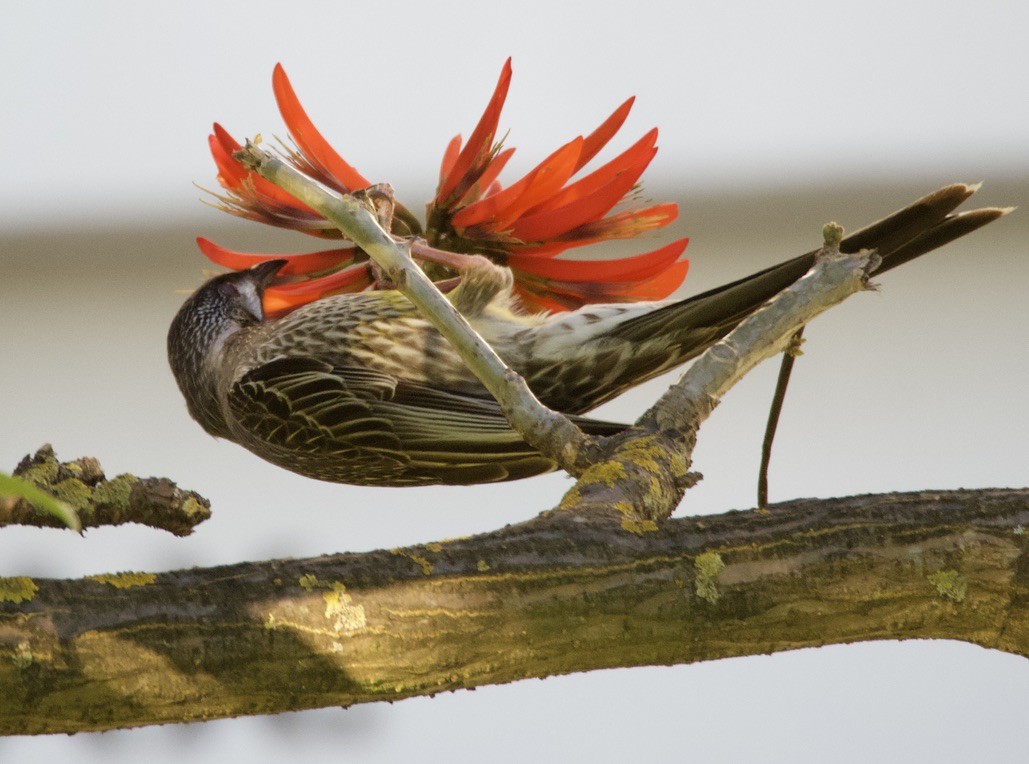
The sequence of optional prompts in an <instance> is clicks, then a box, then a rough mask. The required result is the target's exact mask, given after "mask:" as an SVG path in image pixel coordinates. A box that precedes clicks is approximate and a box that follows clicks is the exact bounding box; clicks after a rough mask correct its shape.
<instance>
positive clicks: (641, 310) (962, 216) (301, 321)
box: [168, 184, 1007, 486]
mask: <svg viewBox="0 0 1029 764" xmlns="http://www.w3.org/2000/svg"><path fill="white" fill-rule="evenodd" d="M977 188H978V186H976V185H966V184H954V185H951V186H946V187H944V188H941V189H939V190H938V191H935V192H933V193H931V194H929V195H927V196H925V197H923V198H921V199H919V200H917V201H916V202H914V203H913V204H911V205H908V206H907V207H904V208H903V209H901V210H899V211H897V212H895V213H893V214H892V215H890V216H888V217H886V218H884V219H882V220H880V221H879V222H877V223H874V224H872V225H870V226H867V227H865V228H863V229H861V230H859V231H856V232H854V233H852V234H850V235H849V236H846V237H844V238H843V240H842V242H841V243H840V250H841V251H842V252H858V251H860V250H875V251H876V252H877V253H878V254H879V256H880V257H881V259H882V260H881V265H880V267H879V269H878V271H877V273H881V272H884V271H887V270H890V269H891V268H895V267H897V266H898V265H901V264H903V263H905V262H907V261H909V260H911V259H914V258H916V257H919V256H920V255H923V254H925V253H927V252H929V251H932V250H934V249H936V248H938V247H941V246H943V245H944V244H946V243H948V242H950V241H952V240H954V239H956V238H958V237H961V236H964V235H965V234H967V233H970V232H972V231H974V230H975V229H977V228H979V227H981V226H983V225H985V224H987V223H989V222H991V221H992V220H995V219H996V218H998V217H1000V216H1001V215H1003V214H1004V213H1005V212H1007V210H1006V209H1001V208H993V207H990V208H983V209H978V210H972V211H968V212H960V213H959V212H955V209H956V208H957V207H958V206H959V205H960V204H961V203H962V202H963V201H965V200H966V199H967V198H968V197H969V196H971V195H972V194H973V193H974V192H975V191H976V190H977ZM816 254H817V250H815V251H812V252H808V253H806V254H804V255H800V256H799V257H794V258H791V259H789V260H786V261H785V262H782V263H780V264H778V265H774V266H771V267H768V268H765V269H764V270H761V271H758V272H757V273H754V274H751V275H750V276H746V277H744V278H742V279H739V280H737V281H734V282H732V283H729V284H726V285H724V286H720V287H717V288H715V289H712V290H709V291H706V292H704V293H702V294H698V295H694V296H691V297H688V298H685V299H672V300H665V301H660V302H638V303H611V304H587V305H585V306H583V307H582V308H580V309H579V310H577V311H574V312H570V313H554V314H549V315H548V314H526V313H524V312H520V311H519V310H518V306H517V305H516V303H515V299H514V298H513V297H512V288H511V287H512V280H511V277H510V271H508V270H507V269H506V268H494V269H493V270H492V271H488V270H486V269H479V270H470V271H469V272H468V273H463V274H462V279H461V282H460V283H459V285H458V286H457V287H456V288H455V289H453V290H452V291H451V292H450V293H449V294H448V296H449V298H450V299H451V301H452V302H453V303H454V305H455V306H456V307H457V308H458V310H460V311H461V312H462V313H463V314H464V316H465V317H466V318H467V319H468V321H469V322H470V323H471V325H472V326H473V328H475V329H476V330H477V331H478V332H479V334H480V335H481V336H482V337H483V338H484V339H485V340H486V341H487V342H488V343H489V344H490V345H491V346H492V347H493V348H494V349H495V350H496V352H497V353H498V355H499V356H500V357H501V358H502V359H503V360H504V361H505V362H506V363H507V364H508V365H509V366H510V367H511V368H512V369H514V370H515V371H516V372H518V373H519V374H521V375H522V377H523V378H524V379H525V381H526V382H527V383H528V385H529V387H530V389H531V390H532V391H533V392H534V393H535V394H536V396H537V397H538V398H539V400H540V401H541V402H542V403H544V404H545V405H547V406H549V407H550V408H552V409H555V410H557V411H560V412H563V413H564V414H566V415H568V416H569V418H570V419H571V420H572V421H573V422H574V423H575V424H577V425H578V426H579V427H580V428H582V430H583V431H584V432H585V433H587V434H590V435H596V436H606V435H613V434H616V433H618V432H621V431H623V430H624V429H625V427H626V426H627V425H624V424H618V423H614V422H606V421H601V420H597V419H592V418H589V417H586V416H584V414H586V413H587V412H589V411H590V410H592V409H594V408H596V407H597V406H599V405H600V404H602V403H604V402H606V401H608V400H610V399H612V398H614V397H615V396H617V395H619V394H620V393H622V392H624V391H625V390H627V389H629V388H631V387H634V386H635V385H638V384H640V383H642V382H644V381H646V380H648V379H651V378H653V377H655V376H657V375H659V374H661V373H663V372H665V371H668V370H669V369H672V368H674V367H676V366H679V365H681V364H684V363H686V362H688V361H689V360H690V359H692V358H694V357H696V356H697V355H699V354H700V353H701V352H703V351H704V350H705V349H706V348H708V347H710V346H711V345H712V344H714V343H715V342H717V341H718V340H720V339H721V338H722V337H724V336H725V335H726V334H728V333H729V332H730V331H731V330H732V329H733V328H734V327H735V326H736V325H738V324H739V323H740V322H741V321H742V320H743V319H744V318H746V317H747V316H749V315H750V314H752V313H753V312H754V311H756V310H757V309H759V308H760V307H761V306H762V305H763V304H765V303H766V302H767V301H768V300H770V299H771V298H772V297H774V296H775V295H776V294H777V293H778V292H780V291H781V290H783V289H785V288H786V287H788V286H789V285H790V284H792V283H793V282H795V281H796V280H797V279H799V278H800V277H801V276H802V275H803V274H804V273H806V272H807V271H808V270H809V269H810V268H811V266H812V265H813V263H814V261H815V257H816ZM284 264H285V261H282V260H273V261H269V262H264V263H261V264H259V265H256V266H254V267H253V268H250V269H248V270H243V271H234V272H230V273H226V274H222V275H219V276H216V277H214V278H212V279H211V280H209V281H208V282H206V283H205V284H204V285H203V286H201V287H200V288H199V289H198V290H196V291H195V292H194V293H193V294H192V295H191V296H190V297H189V298H188V299H187V300H186V302H185V303H184V304H183V306H182V307H181V309H180V310H179V311H178V313H177V314H176V316H175V318H174V320H173V321H172V324H171V327H170V330H169V333H168V358H169V363H170V365H171V368H172V372H173V374H174V376H175V379H176V382H177V383H178V386H179V388H180V390H181V392H182V394H183V396H184V398H185V401H186V405H187V408H188V410H189V413H190V415H191V416H192V417H193V418H194V419H195V420H196V421H197V422H198V423H199V424H200V426H201V427H202V428H203V429H204V430H205V431H207V432H208V433H209V434H211V435H213V436H215V437H218V438H225V439H228V440H231V441H234V442H235V443H237V444H239V445H241V446H243V447H244V448H246V449H248V450H250V451H252V452H253V453H254V454H256V455H258V456H259V457H262V458H263V459H265V460H267V461H269V462H271V463H273V464H276V465H278V466H280V467H284V468H285V469H287V470H290V471H292V472H295V473H299V474H301V475H306V476H308V477H311V478H315V479H318V480H325V481H331V482H337V483H348V484H354V485H373V486H418V485H438V484H448V485H468V484H477V483H492V482H498V481H506V480H516V479H520V478H526V477H530V476H533V475H538V474H541V473H545V472H550V471H552V470H554V469H556V468H557V466H558V465H557V464H556V463H555V462H554V461H553V460H552V459H550V458H548V457H546V456H544V455H542V454H540V453H539V452H537V451H536V450H535V449H533V448H532V447H531V446H529V445H528V444H527V443H526V442H525V441H524V440H523V439H522V438H521V436H520V435H519V434H518V433H517V432H515V431H514V430H513V429H512V428H511V427H510V425H509V424H508V422H507V419H506V418H505V416H504V413H503V411H502V410H501V407H500V405H499V404H498V403H497V402H496V401H495V400H494V399H493V398H492V396H491V395H490V394H489V392H488V391H487V390H486V388H485V387H484V386H483V385H482V384H481V383H480V382H479V381H478V379H476V377H475V376H474V375H473V374H472V373H471V372H470V371H469V370H468V369H467V367H466V366H465V365H464V363H463V362H462V360H461V358H460V357H459V355H458V354H457V352H456V351H455V350H454V348H453V347H451V346H450V344H449V343H448V341H447V340H446V339H444V338H443V337H442V335H440V334H439V333H438V332H437V331H436V329H435V328H433V326H432V325H431V324H430V323H429V322H428V320H427V319H425V318H424V317H423V316H422V315H421V314H420V313H419V312H418V310H417V309H416V308H415V307H414V306H413V305H412V304H411V303H410V302H409V301H408V300H407V299H406V298H405V297H404V296H403V295H402V294H401V293H400V292H398V291H395V290H390V289H381V290H376V291H367V292H359V293H347V294H337V295H334V296H329V297H325V298H322V299H320V300H317V301H315V302H312V303H309V304H307V305H305V306H303V307H301V308H299V309H297V310H294V311H293V312H291V313H287V314H286V315H284V316H282V317H278V318H269V317H266V316H265V313H264V311H263V309H262V297H263V293H264V290H265V288H266V287H267V286H268V285H269V284H270V282H271V281H272V279H273V278H274V277H275V276H276V274H277V273H278V271H279V270H280V269H281V268H282V267H283V265H284ZM483 274H487V275H485V276H484V275H483ZM497 274H500V275H499V277H498V276H497ZM504 274H506V276H505V275H504Z"/></svg>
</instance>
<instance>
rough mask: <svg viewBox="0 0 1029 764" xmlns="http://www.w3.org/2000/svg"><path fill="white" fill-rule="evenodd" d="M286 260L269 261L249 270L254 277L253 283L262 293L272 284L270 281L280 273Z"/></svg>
mask: <svg viewBox="0 0 1029 764" xmlns="http://www.w3.org/2000/svg"><path fill="white" fill-rule="evenodd" d="M288 262H289V261H288V260H269V261H267V262H265V263H261V264H260V265H255V266H254V267H253V268H251V269H250V272H251V273H252V274H253V276H254V283H256V284H257V286H258V288H259V289H260V290H261V291H262V292H263V291H264V289H265V288H266V287H267V286H268V285H269V284H270V283H272V279H273V278H275V276H276V275H277V274H278V272H279V271H281V270H282V269H283V268H284V267H285V266H286V264H287V263H288Z"/></svg>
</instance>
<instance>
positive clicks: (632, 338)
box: [534, 183, 1009, 413]
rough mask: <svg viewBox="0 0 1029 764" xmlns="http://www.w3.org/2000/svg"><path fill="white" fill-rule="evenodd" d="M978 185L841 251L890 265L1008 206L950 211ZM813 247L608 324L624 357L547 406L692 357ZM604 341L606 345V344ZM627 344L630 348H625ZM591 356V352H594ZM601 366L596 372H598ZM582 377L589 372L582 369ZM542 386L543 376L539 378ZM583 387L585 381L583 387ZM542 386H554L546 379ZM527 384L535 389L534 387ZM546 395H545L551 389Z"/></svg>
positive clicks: (789, 279) (941, 196)
mask: <svg viewBox="0 0 1029 764" xmlns="http://www.w3.org/2000/svg"><path fill="white" fill-rule="evenodd" d="M977 189H978V185H974V186H973V185H965V184H963V183H959V184H955V185H952V186H947V187H945V188H941V189H940V190H938V191H935V192H933V193H931V194H929V195H928V196H925V197H923V198H921V199H919V200H918V201H916V202H914V203H913V204H910V205H908V206H907V207H905V208H903V209H901V210H898V211H897V212H894V213H893V214H892V215H890V216H889V217H886V218H884V219H882V220H880V221H879V222H878V223H873V224H872V225H870V226H868V227H866V228H862V229H861V230H859V231H856V232H854V233H852V234H851V235H850V236H847V237H845V238H844V239H843V241H842V242H841V244H840V249H841V250H842V251H843V252H858V251H860V250H862V249H874V250H876V251H877V252H878V253H879V255H880V257H882V264H881V265H880V267H879V270H878V271H877V273H881V272H883V271H886V270H889V269H890V268H895V267H896V266H898V265H901V264H903V263H906V262H907V261H908V260H911V259H913V258H916V257H918V256H920V255H923V254H925V253H927V252H930V251H932V250H934V249H936V248H938V247H941V246H943V245H944V244H946V243H948V242H950V241H953V240H954V239H957V238H959V237H961V236H964V235H965V234H967V233H971V232H972V231H974V230H975V229H977V228H980V227H981V226H984V225H986V224H987V223H989V222H991V221H993V220H996V219H997V218H998V217H1000V216H1002V215H1004V214H1005V213H1006V212H1008V211H1009V210H1007V209H1001V208H996V207H987V208H984V209H978V210H972V211H970V212H955V211H954V210H955V209H956V208H957V207H958V206H959V205H960V204H961V203H962V202H964V201H965V200H966V199H967V198H968V197H969V196H971V195H972V194H974V193H975V192H976V190H977ZM817 252H818V250H814V251H812V252H808V253H807V254H804V255H801V256H800V257H795V258H793V259H791V260H787V261H785V262H783V263H780V264H779V265H774V266H772V267H770V268H766V269H765V270H762V271H758V272H757V273H754V274H752V275H750V276H747V277H745V278H742V279H740V280H739V281H734V282H732V283H731V284H726V285H725V286H721V287H718V288H716V289H712V290H710V291H708V292H704V293H703V294H699V295H696V296H694V297H690V298H688V299H686V300H681V301H679V302H672V303H668V304H667V305H664V306H661V307H659V308H657V309H656V310H653V309H652V310H649V311H646V312H639V313H637V314H636V315H635V316H632V317H629V318H627V319H625V320H624V321H622V322H621V323H618V324H616V325H614V326H611V327H610V328H607V327H605V328H604V330H603V331H602V333H601V334H600V335H598V337H597V338H598V339H601V340H604V341H606V340H615V341H616V344H617V345H618V346H620V347H622V348H623V349H626V350H625V353H626V354H628V355H630V356H631V358H630V361H627V362H625V363H620V364H607V367H606V368H604V369H597V370H595V371H596V372H597V374H596V375H594V376H597V377H599V378H603V379H604V382H603V384H597V385H594V386H592V387H590V389H589V392H588V393H583V392H582V391H581V390H579V391H578V392H576V395H575V396H573V397H571V398H569V397H568V396H567V395H565V396H564V397H562V394H561V389H563V388H561V387H560V386H557V387H556V388H555V389H556V390H557V392H554V391H551V390H549V389H545V390H543V391H542V392H543V393H544V397H545V399H546V401H547V402H548V403H549V404H550V405H555V406H556V407H557V408H560V409H561V410H562V411H571V412H574V413H582V412H584V411H589V410H590V409H592V408H595V407H596V406H598V405H600V404H601V403H604V402H605V401H607V400H610V399H611V398H614V397H615V396H617V395H619V394H620V393H621V392H623V391H624V390H626V389H628V388H629V387H632V386H634V385H637V384H639V383H640V382H642V381H644V380H646V379H650V378H651V377H654V376H656V375H658V374H660V373H662V372H664V371H667V370H669V369H671V368H674V367H676V366H678V365H680V364H682V363H685V362H686V361H689V360H690V359H691V358H694V357H695V356H697V355H699V354H700V353H701V352H703V351H704V350H705V349H707V348H708V347H710V346H711V345H712V344H714V343H715V342H717V341H718V340H720V339H721V338H722V337H724V336H725V335H726V334H728V333H729V332H730V331H732V329H733V328H734V327H736V325H737V324H739V323H740V322H741V321H742V320H743V319H744V318H746V317H747V316H749V315H750V314H751V313H753V312H754V311H755V310H757V309H758V308H760V307H761V306H762V305H763V304H764V303H765V302H767V301H768V300H770V299H771V298H772V297H774V296H775V295H776V294H778V293H779V292H780V291H782V290H783V289H785V288H786V287H788V286H790V284H792V283H794V282H795V281H796V280H797V279H799V278H800V277H801V276H803V275H804V274H805V273H806V272H807V271H808V270H809V269H810V268H811V266H812V265H813V264H814V262H815V256H816V254H817ZM607 346H608V347H611V343H607ZM630 350H631V353H630ZM598 357H599V355H598ZM601 372H603V373H601ZM584 376H586V377H587V378H590V375H588V374H585V373H584ZM538 386H541V387H542V388H547V384H546V383H545V382H539V385H538ZM587 386H588V385H587ZM550 387H555V386H554V385H550ZM534 389H535V388H534ZM550 393H553V394H552V395H551V394H550Z"/></svg>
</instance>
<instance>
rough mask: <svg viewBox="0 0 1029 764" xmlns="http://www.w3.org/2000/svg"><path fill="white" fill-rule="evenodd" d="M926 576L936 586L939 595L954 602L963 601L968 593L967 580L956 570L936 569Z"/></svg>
mask: <svg viewBox="0 0 1029 764" xmlns="http://www.w3.org/2000/svg"><path fill="white" fill-rule="evenodd" d="M926 578H928V579H929V583H931V584H932V585H933V586H935V587H936V591H937V592H938V593H939V595H940V596H941V597H947V598H948V599H952V600H954V601H955V602H963V601H964V599H965V597H966V596H967V595H968V581H967V580H966V579H965V577H964V576H963V575H961V574H960V573H958V572H957V571H956V570H938V571H936V572H935V573H930V574H929V575H928V576H926Z"/></svg>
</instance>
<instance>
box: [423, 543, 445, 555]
mask: <svg viewBox="0 0 1029 764" xmlns="http://www.w3.org/2000/svg"><path fill="white" fill-rule="evenodd" d="M425 548H426V549H428V550H429V551H430V552H435V553H436V554H439V553H440V552H442V551H443V545H442V544H441V543H439V542H438V541H433V542H432V543H431V544H426V545H425Z"/></svg>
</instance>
